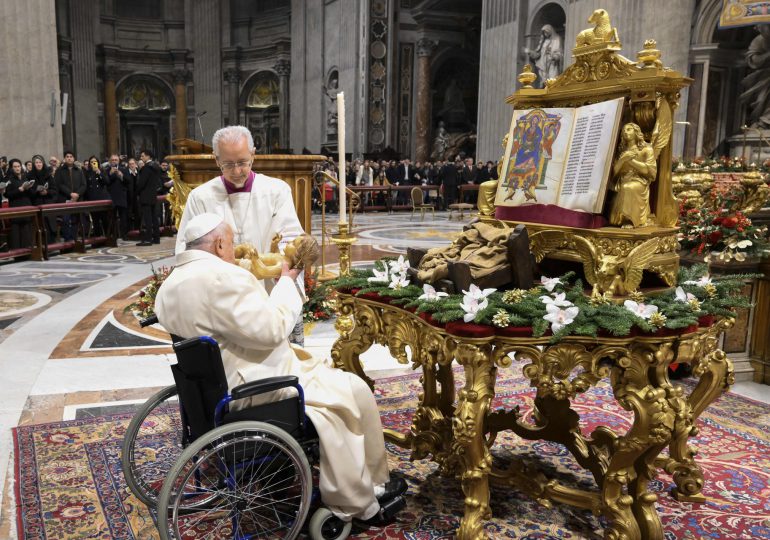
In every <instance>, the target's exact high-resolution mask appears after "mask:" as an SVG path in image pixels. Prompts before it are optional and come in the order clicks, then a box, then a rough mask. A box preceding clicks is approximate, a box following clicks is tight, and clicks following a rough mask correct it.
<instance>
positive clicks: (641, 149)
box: [610, 122, 658, 228]
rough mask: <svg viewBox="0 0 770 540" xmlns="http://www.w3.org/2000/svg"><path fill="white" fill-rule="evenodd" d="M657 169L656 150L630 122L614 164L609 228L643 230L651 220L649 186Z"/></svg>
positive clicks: (624, 131)
mask: <svg viewBox="0 0 770 540" xmlns="http://www.w3.org/2000/svg"><path fill="white" fill-rule="evenodd" d="M657 170H658V166H657V162H656V160H655V150H654V149H653V147H652V145H651V144H649V143H647V142H646V141H645V140H644V135H643V134H642V129H641V128H640V127H639V126H638V125H637V124H634V123H632V122H629V123H628V124H626V125H624V126H623V132H622V142H621V145H620V156H619V157H618V159H617V160H616V161H615V165H614V168H613V173H614V175H615V178H616V183H615V186H614V188H613V189H614V191H616V192H617V193H616V195H615V199H614V200H613V201H612V207H611V209H610V224H611V225H616V226H619V227H624V228H633V227H644V226H645V225H647V221H648V219H649V216H650V184H652V183H653V182H654V181H655V175H656V173H657Z"/></svg>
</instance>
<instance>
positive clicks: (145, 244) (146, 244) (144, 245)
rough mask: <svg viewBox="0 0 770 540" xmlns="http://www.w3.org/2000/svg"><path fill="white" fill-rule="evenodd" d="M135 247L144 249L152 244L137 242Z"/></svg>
mask: <svg viewBox="0 0 770 540" xmlns="http://www.w3.org/2000/svg"><path fill="white" fill-rule="evenodd" d="M136 245H137V246H142V247H146V246H151V245H152V242H138V243H137V244H136Z"/></svg>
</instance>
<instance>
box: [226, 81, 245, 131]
mask: <svg viewBox="0 0 770 540" xmlns="http://www.w3.org/2000/svg"><path fill="white" fill-rule="evenodd" d="M225 81H227V90H228V98H227V101H228V103H227V116H228V120H227V122H228V124H230V125H231V126H234V125H236V124H238V123H239V122H238V102H239V101H240V87H239V83H240V82H241V73H240V71H238V70H237V69H236V68H230V69H226V70H225Z"/></svg>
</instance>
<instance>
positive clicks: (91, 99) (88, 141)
mask: <svg viewBox="0 0 770 540" xmlns="http://www.w3.org/2000/svg"><path fill="white" fill-rule="evenodd" d="M2 3H5V2H2ZM69 5H70V14H69V16H70V22H71V24H72V95H71V96H70V99H71V100H72V104H73V115H72V116H73V120H74V121H75V122H76V126H75V146H76V148H75V152H76V157H78V158H80V159H86V158H87V157H88V156H90V155H92V154H94V155H101V154H103V153H104V148H103V147H102V140H101V137H100V133H99V114H98V113H97V111H98V108H99V99H98V85H97V80H96V74H97V66H96V39H97V38H96V34H97V29H98V27H99V8H98V7H96V6H95V4H94V3H93V2H92V1H91V0H70V2H69ZM54 34H55V31H54ZM42 65H45V64H42Z"/></svg>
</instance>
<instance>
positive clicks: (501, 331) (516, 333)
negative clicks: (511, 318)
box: [495, 326, 532, 337]
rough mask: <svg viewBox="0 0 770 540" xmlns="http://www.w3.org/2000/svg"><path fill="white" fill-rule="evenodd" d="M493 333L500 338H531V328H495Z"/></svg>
mask: <svg viewBox="0 0 770 540" xmlns="http://www.w3.org/2000/svg"><path fill="white" fill-rule="evenodd" d="M495 333H496V334H497V335H498V336H502V337H532V327H531V326H507V327H505V328H495Z"/></svg>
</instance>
